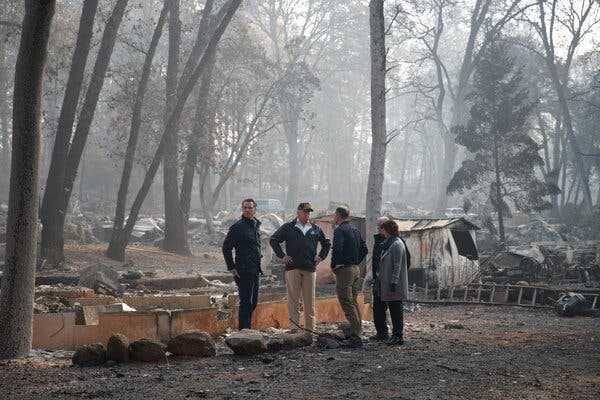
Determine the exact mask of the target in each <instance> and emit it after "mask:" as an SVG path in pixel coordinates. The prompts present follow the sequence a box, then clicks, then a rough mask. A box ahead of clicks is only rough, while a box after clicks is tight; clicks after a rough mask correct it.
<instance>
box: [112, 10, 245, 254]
mask: <svg viewBox="0 0 600 400" xmlns="http://www.w3.org/2000/svg"><path fill="white" fill-rule="evenodd" d="M240 3H241V0H230V1H229V2H227V3H226V4H225V5H223V7H225V10H226V12H225V15H224V17H223V18H222V19H221V21H220V23H219V25H218V26H217V28H216V29H215V31H214V32H213V33H212V34H211V36H210V40H209V41H208V44H207V45H206V48H205V50H204V52H203V53H202V57H201V58H200V61H199V62H198V63H197V65H196V67H195V68H194V69H193V72H192V73H191V74H190V79H189V80H185V81H184V80H183V79H180V81H179V86H178V90H177V93H178V95H177V102H176V104H175V106H174V108H173V113H172V114H171V116H170V117H169V119H168V121H167V124H166V126H165V128H164V131H163V134H162V136H161V140H160V143H159V145H158V148H157V149H156V152H155V154H154V157H153V158H152V161H151V163H150V166H149V167H148V170H147V171H146V175H145V176H144V180H143V182H142V186H141V188H140V190H139V191H138V193H137V195H136V198H135V200H134V202H133V204H132V206H131V210H130V212H129V217H128V218H127V223H126V224H125V227H124V228H123V230H122V231H120V232H113V234H112V238H111V241H110V244H109V247H108V249H107V255H108V256H109V257H111V258H113V259H116V260H123V259H124V258H125V248H126V247H127V244H128V243H129V238H130V236H131V232H132V231H133V227H134V226H135V223H136V220H137V217H138V215H139V212H140V209H141V207H142V204H143V203H144V200H145V199H146V196H147V195H148V191H149V190H150V187H151V186H152V182H153V181H154V177H155V176H156V172H157V170H158V167H159V166H160V163H161V160H162V159H163V158H164V153H165V146H166V145H167V143H166V141H167V138H166V136H167V134H168V132H172V131H176V130H177V128H178V127H179V121H180V119H181V114H182V113H183V108H184V106H185V103H186V102H187V99H188V98H189V95H190V93H191V92H192V90H193V88H194V86H195V84H196V82H197V81H198V79H199V78H200V76H201V75H202V73H203V72H204V71H205V70H206V67H207V65H208V62H209V60H210V58H211V57H212V53H214V52H215V51H216V47H217V45H218V43H219V41H220V39H221V37H222V36H223V33H224V32H225V29H226V28H227V26H228V25H229V23H230V22H231V19H232V18H233V15H234V14H235V12H236V11H237V9H238V8H239V6H240Z"/></svg>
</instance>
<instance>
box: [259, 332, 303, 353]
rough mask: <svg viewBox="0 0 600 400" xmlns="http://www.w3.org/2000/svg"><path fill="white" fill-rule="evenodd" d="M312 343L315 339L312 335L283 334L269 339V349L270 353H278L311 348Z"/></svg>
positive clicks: (299, 333)
mask: <svg viewBox="0 0 600 400" xmlns="http://www.w3.org/2000/svg"><path fill="white" fill-rule="evenodd" d="M312 343H313V338H312V335H311V334H310V333H302V332H298V333H282V334H277V335H274V336H272V337H270V338H269V342H268V343H267V349H268V350H269V351H270V352H277V351H281V350H292V349H298V348H300V347H306V346H310V345H312Z"/></svg>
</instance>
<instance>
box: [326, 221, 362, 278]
mask: <svg viewBox="0 0 600 400" xmlns="http://www.w3.org/2000/svg"><path fill="white" fill-rule="evenodd" d="M368 253H369V250H368V249H367V244H366V243H365V240H364V239H363V238H362V235H361V234H360V232H359V231H358V229H356V228H355V227H354V226H352V225H351V224H350V223H349V222H348V221H344V222H342V223H341V224H340V225H339V226H338V227H337V228H335V230H334V231H333V247H332V250H331V267H332V268H334V269H335V267H337V266H338V265H358V264H360V263H361V262H362V261H363V260H364V259H365V256H366V255H367V254H368Z"/></svg>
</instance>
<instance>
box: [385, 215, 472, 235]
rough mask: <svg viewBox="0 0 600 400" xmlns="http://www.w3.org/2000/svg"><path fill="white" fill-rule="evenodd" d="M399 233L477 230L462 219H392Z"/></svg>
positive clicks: (470, 223)
mask: <svg viewBox="0 0 600 400" xmlns="http://www.w3.org/2000/svg"><path fill="white" fill-rule="evenodd" d="M394 221H396V223H397V224H398V227H399V228H400V232H413V231H424V230H428V229H442V228H452V229H459V230H469V231H470V230H479V227H478V226H477V225H475V224H474V223H472V222H470V221H468V220H466V219H464V218H417V219H394Z"/></svg>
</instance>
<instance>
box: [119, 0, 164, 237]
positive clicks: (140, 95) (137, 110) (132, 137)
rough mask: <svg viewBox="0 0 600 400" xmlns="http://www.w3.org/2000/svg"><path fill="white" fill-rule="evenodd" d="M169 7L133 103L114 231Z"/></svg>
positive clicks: (121, 211) (122, 219) (160, 21)
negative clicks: (153, 62)
mask: <svg viewBox="0 0 600 400" xmlns="http://www.w3.org/2000/svg"><path fill="white" fill-rule="evenodd" d="M167 14H168V7H167V3H166V2H165V5H164V6H163V9H162V11H161V13H160V17H159V18H158V22H157V24H156V28H155V29H154V33H153V35H152V40H151V41H150V46H149V48H148V52H147V53H146V59H145V60H144V66H143V68H142V75H141V78H140V83H139V85H138V89H137V94H136V96H135V103H134V105H133V113H132V115H131V129H130V131H129V140H128V141H127V149H126V151H125V160H124V161H123V174H122V176H121V183H120V184H119V192H118V195H117V205H116V209H115V221H114V224H113V231H120V230H121V229H123V224H124V222H125V207H126V204H127V192H128V191H129V180H130V179H131V172H132V170H133V161H134V159H135V150H136V147H137V143H138V137H139V132H140V126H141V124H142V107H143V105H144V96H145V95H146V89H147V88H148V81H149V80H150V73H151V71H152V61H153V60H154V55H155V54H156V48H157V47H158V42H159V41H160V37H161V35H162V31H163V27H164V25H165V21H166V20H167Z"/></svg>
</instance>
